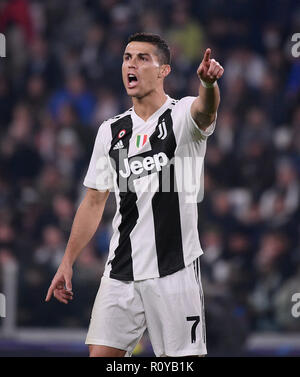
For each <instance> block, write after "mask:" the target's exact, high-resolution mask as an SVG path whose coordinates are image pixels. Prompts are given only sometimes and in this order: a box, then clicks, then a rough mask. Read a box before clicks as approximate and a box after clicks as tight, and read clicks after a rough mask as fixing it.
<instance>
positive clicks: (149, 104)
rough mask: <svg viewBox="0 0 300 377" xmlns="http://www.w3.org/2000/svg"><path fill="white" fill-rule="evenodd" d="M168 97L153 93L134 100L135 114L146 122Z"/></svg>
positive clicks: (163, 94) (162, 93)
mask: <svg viewBox="0 0 300 377" xmlns="http://www.w3.org/2000/svg"><path fill="white" fill-rule="evenodd" d="M166 100H167V95H166V94H165V93H164V92H161V93H156V92H153V93H151V94H149V95H147V96H145V97H143V98H137V97H133V98H132V103H133V106H134V111H135V113H136V114H137V115H138V116H139V117H140V118H142V119H143V120H144V121H145V122H146V121H147V119H148V118H150V117H151V115H152V114H154V113H155V112H156V111H157V110H158V109H159V108H160V107H162V105H163V104H164V103H165V102H166Z"/></svg>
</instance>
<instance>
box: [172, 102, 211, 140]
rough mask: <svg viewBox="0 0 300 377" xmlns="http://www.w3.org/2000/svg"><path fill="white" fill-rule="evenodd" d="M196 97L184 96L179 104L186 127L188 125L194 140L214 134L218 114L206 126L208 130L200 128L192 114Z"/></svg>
mask: <svg viewBox="0 0 300 377" xmlns="http://www.w3.org/2000/svg"><path fill="white" fill-rule="evenodd" d="M195 99H196V97H184V98H182V99H181V100H180V101H179V103H178V105H179V107H180V112H181V113H182V114H183V116H184V123H185V127H187V132H188V134H189V135H190V136H191V137H192V140H193V141H198V140H200V141H204V140H206V139H207V138H208V137H209V136H210V135H212V134H213V132H214V130H215V127H216V121H217V116H216V118H215V120H214V121H213V122H212V124H211V125H210V126H209V127H207V128H206V130H202V129H201V128H199V127H198V125H197V123H196V122H195V120H194V119H193V118H192V114H191V107H192V103H193V102H194V101H195Z"/></svg>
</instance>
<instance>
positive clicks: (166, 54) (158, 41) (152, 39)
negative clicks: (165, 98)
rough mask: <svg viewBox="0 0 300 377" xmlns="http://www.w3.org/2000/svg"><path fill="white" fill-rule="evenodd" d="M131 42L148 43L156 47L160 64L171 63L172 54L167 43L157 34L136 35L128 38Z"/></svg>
mask: <svg viewBox="0 0 300 377" xmlns="http://www.w3.org/2000/svg"><path fill="white" fill-rule="evenodd" d="M130 42H148V43H152V44H153V45H155V46H156V48H157V50H158V53H157V55H158V58H159V63H160V64H170V63H171V53H170V49H169V46H168V44H167V42H166V41H165V40H164V39H162V38H161V37H160V36H159V35H157V34H152V33H135V34H132V35H131V36H130V37H129V38H128V43H130Z"/></svg>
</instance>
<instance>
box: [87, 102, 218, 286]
mask: <svg viewBox="0 0 300 377" xmlns="http://www.w3.org/2000/svg"><path fill="white" fill-rule="evenodd" d="M193 101H194V97H185V98H183V99H182V100H180V101H177V100H173V99H171V98H169V97H168V99H167V101H166V102H165V104H164V105H163V106H162V107H161V108H160V109H158V110H157V111H156V112H155V113H154V114H152V116H151V117H150V118H149V119H147V121H144V120H142V119H141V118H139V117H138V115H137V114H136V113H135V111H134V109H133V108H131V109H130V110H128V111H126V112H124V113H123V114H121V115H118V116H116V117H114V118H111V119H110V120H108V121H106V122H104V123H103V124H102V126H101V127H100V128H99V131H98V134H97V138H96V142H95V146H94V150H93V154H92V158H91V162H90V165H89V169H88V172H87V175H86V177H85V180H84V184H85V186H87V187H91V188H94V189H101V190H105V189H108V190H110V189H112V187H113V188H114V191H115V197H116V205H117V211H116V214H115V217H114V220H113V235H112V238H111V243H110V249H109V256H108V261H107V263H106V266H105V271H104V275H106V276H110V277H112V278H115V279H119V280H125V281H132V280H144V279H149V278H154V277H162V276H165V275H169V274H172V273H174V272H176V271H179V270H180V269H182V268H184V267H185V266H188V265H190V264H191V263H192V262H193V261H194V260H195V259H196V258H197V257H199V256H200V255H201V254H202V253H203V251H202V249H201V245H200V240H199V235H198V227H197V220H198V206H197V201H196V198H197V192H198V191H199V190H200V187H201V185H203V181H201V179H200V177H201V176H203V168H202V166H203V158H204V155H205V151H206V138H207V136H209V134H210V133H212V132H213V129H214V126H212V127H211V130H210V131H209V132H206V133H205V135H204V134H203V132H202V131H200V130H199V128H198V127H197V126H195V122H194V121H193V120H192V117H191V114H190V108H191V104H192V102H193ZM141 135H143V140H145V143H143V144H142V145H141V144H140V142H139V140H140V138H141ZM186 157H188V158H190V160H192V161H194V160H196V158H199V159H200V165H197V169H196V170H195V167H194V165H192V163H190V162H189V163H188V165H187V167H186V166H184V169H185V170H184V172H188V177H191V176H192V177H196V189H195V192H194V193H193V194H192V201H191V202H187V201H186V197H187V194H186V192H185V191H184V190H182V183H184V182H183V181H186V176H185V177H182V176H180V172H179V169H178V164H177V163H176V162H174V160H175V159H177V161H181V162H182V161H183V160H184V159H185V158H186ZM100 158H102V159H104V160H107V161H109V163H108V167H106V168H105V169H104V170H101V171H100V172H99V168H98V161H99V160H100ZM163 169H164V171H163ZM105 175H108V176H109V179H108V181H107V182H108V183H105V181H104V180H103V179H102V177H103V176H105ZM166 178H167V179H166ZM183 178H184V179H183ZM187 180H188V181H189V179H187ZM199 186H200V187H199ZM98 187H99V188H98ZM180 187H181V188H180ZM197 190H198V191H197ZM189 195H190V194H189ZM187 203H190V204H187ZM195 268H196V266H195Z"/></svg>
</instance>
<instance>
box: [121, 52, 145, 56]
mask: <svg viewBox="0 0 300 377" xmlns="http://www.w3.org/2000/svg"><path fill="white" fill-rule="evenodd" d="M137 55H138V56H140V57H141V56H149V57H150V54H149V53H148V52H139V53H138V54H137ZM124 56H132V55H131V53H130V52H124Z"/></svg>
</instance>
